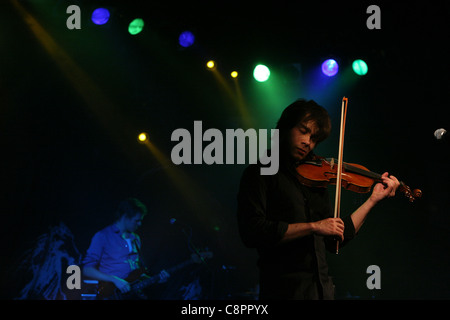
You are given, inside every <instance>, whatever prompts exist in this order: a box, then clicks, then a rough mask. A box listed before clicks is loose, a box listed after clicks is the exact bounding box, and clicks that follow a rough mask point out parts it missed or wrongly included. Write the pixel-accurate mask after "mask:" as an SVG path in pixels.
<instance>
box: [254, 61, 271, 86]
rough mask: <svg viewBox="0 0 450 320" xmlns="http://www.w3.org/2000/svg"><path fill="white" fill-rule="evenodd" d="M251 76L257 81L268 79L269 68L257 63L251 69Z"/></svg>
mask: <svg viewBox="0 0 450 320" xmlns="http://www.w3.org/2000/svg"><path fill="white" fill-rule="evenodd" d="M253 77H254V78H255V80H256V81H258V82H264V81H267V80H269V77H270V70H269V68H268V67H267V66H265V65H263V64H258V65H257V66H256V67H255V69H254V70H253Z"/></svg>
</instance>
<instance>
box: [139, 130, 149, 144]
mask: <svg viewBox="0 0 450 320" xmlns="http://www.w3.org/2000/svg"><path fill="white" fill-rule="evenodd" d="M147 139H148V135H147V133H145V132H142V133H140V134H139V135H138V140H139V141H140V142H145V141H147Z"/></svg>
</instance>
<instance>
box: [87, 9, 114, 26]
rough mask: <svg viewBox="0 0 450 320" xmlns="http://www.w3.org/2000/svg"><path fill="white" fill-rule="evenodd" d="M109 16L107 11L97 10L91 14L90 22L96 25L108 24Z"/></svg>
mask: <svg viewBox="0 0 450 320" xmlns="http://www.w3.org/2000/svg"><path fill="white" fill-rule="evenodd" d="M110 16H111V14H110V13H109V10H108V9H105V8H97V9H95V10H94V11H93V12H92V16H91V20H92V22H93V23H95V24H97V25H102V24H105V23H107V22H108V20H109V17H110Z"/></svg>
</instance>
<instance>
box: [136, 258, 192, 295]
mask: <svg viewBox="0 0 450 320" xmlns="http://www.w3.org/2000/svg"><path fill="white" fill-rule="evenodd" d="M192 263H194V262H193V261H192V259H191V260H187V261H184V262H182V263H180V264H178V265H176V266H173V267H172V268H169V269H167V270H166V271H167V272H168V273H169V274H171V273H174V272H175V271H178V270H180V269H182V268H184V267H187V266H188V265H190V264H192ZM159 279H160V277H159V275H153V276H151V277H150V278H146V279H144V280H140V281H139V282H137V283H136V284H134V285H133V291H135V290H142V289H144V288H146V287H148V286H149V285H152V284H154V283H156V282H158V281H159Z"/></svg>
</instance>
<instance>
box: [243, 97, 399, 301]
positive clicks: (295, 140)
mask: <svg viewBox="0 0 450 320" xmlns="http://www.w3.org/2000/svg"><path fill="white" fill-rule="evenodd" d="M277 129H278V130H279V137H280V142H279V143H280V148H279V150H280V155H279V159H280V169H279V171H278V173H276V174H275V175H261V174H260V166H261V164H253V165H250V166H248V167H247V168H246V169H245V171H244V173H243V175H242V178H241V182H240V188H239V192H238V197H237V198H238V212H237V216H238V225H239V232H240V235H241V239H242V241H243V243H244V244H245V245H246V246H247V247H250V248H256V249H257V251H258V256H259V258H258V268H259V280H260V296H259V298H260V299H314V300H316V299H334V285H333V282H332V280H331V278H330V277H329V276H328V265H327V261H326V250H329V251H331V252H336V241H339V246H340V247H343V246H345V244H346V243H348V241H350V240H351V239H353V238H354V236H355V234H356V233H358V231H359V230H360V228H361V226H362V225H363V223H364V221H365V219H366V217H367V215H368V213H369V212H370V210H371V209H372V208H373V207H374V206H375V205H376V204H377V203H378V202H379V201H381V200H383V199H385V198H388V197H392V196H394V195H395V192H396V190H397V188H398V187H399V184H400V183H399V181H398V180H397V178H395V177H394V176H390V175H389V174H388V173H387V172H386V173H384V174H383V175H382V176H381V180H382V182H381V183H377V184H376V185H375V186H374V188H373V190H372V194H371V195H370V197H369V198H368V199H367V200H366V202H364V203H363V204H362V205H361V206H360V207H359V208H358V209H357V210H356V211H354V212H353V213H352V214H351V215H348V216H346V217H342V218H334V217H333V212H332V206H331V202H330V197H329V193H328V189H327V188H319V187H307V186H305V185H304V184H302V183H300V181H299V179H298V178H297V172H296V167H297V166H298V165H299V164H301V163H302V162H304V161H306V160H310V159H314V157H315V155H314V153H313V150H314V148H315V147H316V146H317V145H318V144H319V143H320V142H322V141H323V140H325V139H326V138H327V137H328V136H329V134H330V131H331V121H330V117H329V115H328V113H327V111H326V110H325V109H324V108H323V107H321V106H319V105H318V104H317V103H316V102H314V101H312V100H311V101H305V100H297V101H295V102H294V103H292V104H291V105H289V106H288V107H287V108H286V109H285V110H284V111H283V113H282V115H281V117H280V119H279V121H278V123H277Z"/></svg>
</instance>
